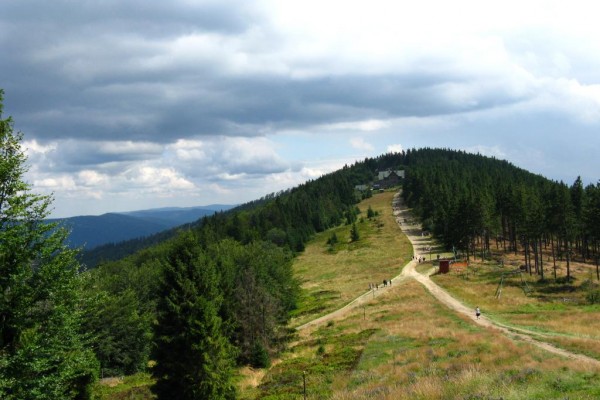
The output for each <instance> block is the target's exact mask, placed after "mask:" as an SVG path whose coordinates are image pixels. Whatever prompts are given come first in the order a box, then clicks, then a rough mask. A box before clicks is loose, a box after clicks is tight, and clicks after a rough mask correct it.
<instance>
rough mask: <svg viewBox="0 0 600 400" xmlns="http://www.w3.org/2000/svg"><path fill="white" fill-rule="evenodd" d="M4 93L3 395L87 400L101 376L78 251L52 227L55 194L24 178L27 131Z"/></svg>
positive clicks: (0, 141)
mask: <svg viewBox="0 0 600 400" xmlns="http://www.w3.org/2000/svg"><path fill="white" fill-rule="evenodd" d="M2 100H3V92H2V91H0V398H2V399H15V400H17V399H18V400H22V399H85V398H88V397H89V394H90V393H89V388H90V385H91V383H92V382H93V381H94V380H95V378H96V377H97V362H96V360H95V358H94V354H93V353H92V352H91V351H90V350H86V348H85V345H84V340H83V336H82V334H81V332H80V319H81V314H80V291H79V279H78V268H79V265H78V263H77V262H76V259H75V252H74V251H72V250H69V249H68V248H67V246H66V245H65V244H64V243H65V239H66V233H65V231H64V230H61V229H56V227H55V226H52V225H47V224H45V223H44V222H43V221H44V218H46V217H47V216H48V213H49V211H48V210H49V207H50V204H51V199H50V198H49V197H47V196H39V195H36V194H34V193H32V192H31V188H30V186H29V185H28V184H27V183H25V182H24V180H23V175H24V173H25V171H26V167H25V162H26V157H25V155H24V153H23V150H22V149H21V141H22V135H21V134H20V133H15V132H14V131H13V123H12V120H11V119H10V118H8V119H2Z"/></svg>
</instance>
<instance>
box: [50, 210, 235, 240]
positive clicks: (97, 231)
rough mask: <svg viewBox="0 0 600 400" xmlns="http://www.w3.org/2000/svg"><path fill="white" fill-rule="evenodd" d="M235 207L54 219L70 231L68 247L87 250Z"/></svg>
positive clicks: (150, 211) (148, 233) (131, 212)
mask: <svg viewBox="0 0 600 400" xmlns="http://www.w3.org/2000/svg"><path fill="white" fill-rule="evenodd" d="M233 207H234V206H231V205H224V204H212V205H207V206H199V207H185V208H180V207H167V208H156V209H150V210H140V211H130V212H120V213H107V214H102V215H87V216H77V217H71V218H62V219H53V220H50V221H51V222H59V223H60V224H61V225H63V226H65V227H67V229H69V230H70V231H71V234H70V235H69V239H68V244H69V246H71V247H84V248H85V250H90V249H93V248H95V247H98V246H101V245H103V244H107V243H117V242H122V241H125V240H129V239H135V238H140V237H144V236H148V235H152V234H155V233H158V232H161V231H164V230H167V229H170V228H174V227H176V226H179V225H184V224H187V223H190V222H194V221H197V220H198V219H200V218H202V217H204V216H206V215H212V214H214V213H215V212H219V211H227V210H229V209H231V208H233Z"/></svg>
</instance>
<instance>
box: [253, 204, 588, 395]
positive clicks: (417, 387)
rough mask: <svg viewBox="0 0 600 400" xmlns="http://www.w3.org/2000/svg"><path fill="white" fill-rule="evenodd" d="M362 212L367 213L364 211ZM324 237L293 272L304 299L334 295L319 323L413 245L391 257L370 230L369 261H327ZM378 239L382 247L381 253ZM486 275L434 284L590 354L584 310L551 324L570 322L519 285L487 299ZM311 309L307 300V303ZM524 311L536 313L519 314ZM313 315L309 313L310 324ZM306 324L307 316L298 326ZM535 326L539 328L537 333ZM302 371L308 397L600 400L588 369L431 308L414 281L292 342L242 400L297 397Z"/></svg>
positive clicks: (490, 291)
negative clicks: (571, 324)
mask: <svg viewBox="0 0 600 400" xmlns="http://www.w3.org/2000/svg"><path fill="white" fill-rule="evenodd" d="M385 196H389V197H387V198H386V197H385ZM383 199H385V201H383ZM371 201H372V203H371V204H372V207H373V208H374V209H378V210H380V217H381V218H383V217H385V216H386V214H387V215H389V216H390V218H388V219H385V220H384V228H385V227H386V226H388V225H390V226H389V228H392V229H390V231H389V233H388V235H391V236H394V235H396V236H402V237H403V235H400V233H399V230H398V228H397V227H396V224H395V222H394V220H393V217H391V213H390V211H389V208H388V209H387V210H386V209H385V207H389V203H390V202H391V195H389V194H387V193H386V194H385V195H380V196H377V197H375V198H373V199H371ZM360 207H361V210H363V211H366V208H367V207H368V205H364V204H363V205H361V206H360ZM388 221H389V222H388ZM338 229H340V230H341V229H344V228H338ZM346 229H348V228H346ZM382 231H383V229H382ZM361 233H362V232H361ZM329 234H330V232H328V233H324V234H323V235H320V236H317V238H316V239H315V241H314V242H313V243H311V244H309V245H308V246H307V250H306V254H305V255H303V256H302V257H301V258H300V259H299V260H297V264H296V267H297V269H296V271H297V273H298V274H299V275H300V276H302V277H303V278H304V288H305V290H306V291H307V292H308V293H311V294H312V295H314V294H315V293H318V292H319V291H320V292H333V291H337V292H338V293H339V295H338V299H337V300H335V301H332V299H326V301H324V305H323V307H324V308H322V309H320V310H319V311H318V312H316V314H319V315H320V314H323V313H325V312H326V310H331V309H333V308H334V307H336V306H339V305H341V304H342V303H345V302H347V301H348V300H350V299H352V298H354V297H356V296H357V295H358V294H360V293H363V292H364V291H366V289H368V286H366V285H365V283H364V282H370V281H372V280H374V279H375V278H373V277H374V276H379V277H380V279H383V278H386V277H389V276H390V272H392V271H386V272H385V273H381V272H380V271H379V269H380V268H382V266H385V265H387V264H386V263H389V262H390V261H389V259H390V257H391V259H392V260H403V261H402V262H399V261H396V262H395V264H398V265H395V266H394V267H393V268H395V270H394V271H395V272H396V273H394V274H393V275H396V274H397V272H399V270H400V269H399V267H400V266H401V265H404V263H405V262H406V261H407V260H409V259H410V256H411V255H412V252H411V250H412V249H411V248H410V246H408V247H406V246H405V245H404V244H400V246H404V247H401V248H402V250H401V251H399V252H398V253H393V252H392V249H393V248H392V247H391V245H390V244H389V243H392V240H393V238H391V237H390V238H386V239H384V235H383V232H376V231H373V232H369V233H368V235H367V236H363V238H362V239H361V240H364V242H363V243H362V247H360V249H362V250H363V252H367V253H368V254H367V256H366V258H360V257H365V255H364V253H362V252H356V250H357V249H348V250H343V249H342V250H339V251H338V252H337V253H336V254H335V256H332V254H330V253H328V252H327V248H326V245H325V241H326V238H327V237H328V236H329ZM339 236H340V235H339V234H338V237H339ZM381 240H389V242H388V244H387V245H384V246H378V243H377V242H379V241H381ZM372 249H377V251H371V250H372ZM345 252H346V253H348V254H345ZM353 252H355V253H353ZM434 257H435V255H434ZM356 258H359V259H358V260H356ZM378 258H379V259H378ZM430 267H431V263H427V264H423V265H422V266H420V268H421V269H423V270H426V269H427V268H430ZM384 268H385V267H384ZM493 268H496V269H497V267H493V266H486V265H481V266H478V270H479V272H478V273H477V274H476V275H469V277H468V279H463V277H462V276H458V275H452V274H450V275H445V276H438V277H436V278H435V279H436V280H437V282H438V283H440V284H441V285H443V286H445V287H446V288H448V289H449V291H451V292H452V293H453V294H454V295H456V296H457V297H459V298H461V299H462V300H463V301H465V302H466V303H467V304H472V305H473V307H474V306H475V305H479V306H480V307H482V309H483V310H484V311H485V312H486V314H489V315H491V316H492V317H493V318H496V317H497V318H500V319H501V320H503V321H506V322H510V323H514V322H515V321H520V322H519V323H520V324H523V326H529V325H534V326H536V327H537V328H536V329H540V330H542V329H548V330H549V329H550V328H551V327H553V329H556V330H557V331H558V329H559V328H561V329H563V330H564V331H565V332H571V333H573V334H575V333H577V334H578V335H581V336H582V337H577V340H578V341H579V342H578V346H579V347H581V348H586V349H588V350H589V349H590V348H594V346H593V345H592V346H589V347H588V345H590V343H588V342H586V341H587V340H589V338H585V337H583V335H584V332H588V333H589V332H590V331H592V332H593V331H594V329H593V327H592V328H589V327H587V326H585V325H586V324H587V325H592V326H593V325H594V324H593V323H591V322H592V321H593V318H595V317H596V315H594V313H593V312H592V314H590V315H591V317H590V318H592V320H590V319H589V318H588V319H586V318H585V317H584V313H585V312H589V310H588V311H581V312H582V314H581V315H578V316H576V317H572V318H574V319H575V320H576V321H578V322H577V325H578V328H573V327H569V328H567V327H562V326H561V324H560V323H559V322H557V318H555V316H557V315H560V316H561V317H563V316H564V317H566V318H570V317H568V316H567V315H563V314H568V312H569V310H568V309H567V310H566V311H565V310H564V309H562V308H557V307H555V306H548V305H547V303H545V302H543V301H540V300H539V299H537V298H534V297H527V296H525V295H524V294H523V291H522V290H521V289H520V287H519V286H518V285H516V286H515V285H510V284H509V285H507V286H506V287H505V288H504V290H503V294H502V297H501V301H498V300H497V299H496V298H495V297H494V293H495V290H496V287H497V284H498V282H497V280H496V279H495V278H493V277H492V276H489V271H488V270H487V269H493ZM378 274H379V275H378ZM364 279H366V281H365V280H364ZM307 297H310V296H307ZM344 300H345V301H344ZM318 303H319V302H318V300H313V303H312V304H313V305H315V304H318ZM310 304H311V303H310V302H307V303H306V310H309V309H311V306H310ZM528 307H533V309H534V310H535V311H538V312H525V311H527V309H528ZM544 307H546V308H544ZM561 307H562V306H561ZM312 309H313V310H315V309H316V307H313V308H312ZM541 311H544V312H541ZM314 316H315V313H313V314H312V315H311V316H310V318H314ZM536 316H537V317H536ZM542 316H543V317H542ZM308 318H309V316H308V315H306V316H305V317H304V318H302V317H301V318H299V320H302V321H305V320H306V319H308ZM536 318H537V319H538V320H540V321H541V322H544V323H545V325H544V324H539V325H535V324H534V322H536V321H535V319H536ZM567 320H568V319H567ZM569 321H570V320H569ZM590 323H591V324H590ZM296 324H297V325H299V323H298V322H296ZM555 341H556V342H557V344H558V342H559V341H560V342H562V341H571V342H570V344H569V345H570V346H575V340H574V339H572V338H568V337H564V336H557V337H556V339H555ZM561 346H562V344H561ZM565 347H568V346H565ZM591 351H592V352H593V351H596V350H591ZM304 371H306V373H307V375H306V378H307V394H308V398H309V399H337V400H346V399H390V400H391V399H394V400H396V399H490V400H491V399H500V398H502V399H535V398H537V399H553V398H556V399H559V398H561V399H562V398H570V399H593V398H600V383H597V382H598V381H599V379H598V378H599V377H600V376H599V374H598V371H596V370H594V369H593V368H592V367H590V366H588V365H586V364H584V363H579V362H576V361H571V360H567V359H564V358H562V357H560V356H556V355H554V354H551V353H548V352H545V351H543V350H541V349H539V348H537V347H535V346H532V345H529V344H527V343H524V342H519V341H514V340H512V339H510V338H508V337H506V336H504V335H503V334H501V333H500V332H499V331H497V330H495V329H485V328H482V327H480V326H478V325H475V324H473V323H472V322H471V321H470V320H469V319H467V318H464V317H462V316H459V315H457V314H455V313H454V312H451V311H450V310H449V309H447V308H446V307H445V306H443V305H441V304H440V303H438V302H437V300H435V299H434V298H433V297H432V296H431V295H430V294H429V293H428V292H427V291H426V290H425V289H424V288H423V287H422V286H421V285H420V284H418V283H417V282H415V281H411V280H409V281H404V282H402V283H398V284H396V283H395V284H394V286H393V287H392V288H390V289H389V290H387V291H385V292H384V293H382V295H381V296H379V297H376V298H375V299H372V300H371V301H370V302H369V303H368V304H366V305H365V306H364V307H362V306H361V307H357V308H354V309H352V310H350V311H348V312H347V313H345V314H344V315H343V316H341V317H340V318H339V319H336V320H335V321H330V322H329V323H327V324H324V325H321V326H317V327H310V328H307V329H304V330H303V331H301V332H299V336H298V340H297V341H296V342H295V343H294V344H293V345H292V346H291V348H290V349H289V351H288V352H287V353H286V354H284V356H283V359H282V361H281V363H280V364H279V365H278V366H277V367H275V368H272V369H271V370H270V371H269V372H268V373H267V375H266V376H265V378H264V380H263V381H262V383H261V385H260V386H259V387H258V388H257V389H256V392H255V393H254V395H253V396H252V397H248V398H257V399H259V398H265V399H271V400H275V399H301V398H302V376H303V372H304Z"/></svg>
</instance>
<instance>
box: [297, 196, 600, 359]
mask: <svg viewBox="0 0 600 400" xmlns="http://www.w3.org/2000/svg"><path fill="white" fill-rule="evenodd" d="M392 208H393V213H394V216H395V218H396V222H397V223H398V225H399V226H400V229H401V230H402V232H403V233H404V234H405V235H406V236H407V237H408V239H409V241H410V242H411V244H412V246H413V254H414V257H413V259H412V261H410V262H409V263H408V264H406V265H405V266H404V268H403V269H402V272H401V273H400V274H399V275H398V276H396V277H394V278H392V284H391V285H388V286H387V287H383V288H380V289H378V290H369V291H367V292H365V293H363V294H361V295H360V296H358V297H357V298H356V299H354V300H352V301H351V302H350V303H348V304H346V305H345V306H344V307H342V308H340V309H338V310H335V311H333V312H331V313H329V314H327V315H324V316H322V317H319V318H316V319H314V320H312V321H310V322H307V323H306V324H304V325H301V326H299V327H297V328H296V329H297V330H304V329H306V328H309V327H312V326H318V325H321V324H323V323H326V322H328V321H330V320H333V319H338V318H341V317H343V316H344V315H345V314H347V313H348V312H349V311H350V310H352V309H354V308H356V307H358V306H360V305H362V304H365V303H367V302H369V301H371V300H372V299H374V298H375V297H378V296H381V295H382V294H383V293H385V292H386V291H388V290H394V288H395V287H397V286H398V285H399V284H400V283H401V282H402V281H406V280H408V279H414V280H416V281H418V282H419V283H421V284H422V285H423V286H424V287H425V288H426V289H427V290H428V291H429V292H430V293H431V294H432V295H433V296H434V297H435V298H436V299H437V300H438V301H439V302H441V303H443V304H444V305H445V306H447V307H448V308H450V309H451V310H453V311H454V312H457V313H459V314H462V315H464V316H466V317H467V318H469V319H470V320H471V321H472V322H473V323H475V324H478V325H480V326H482V327H485V328H489V329H495V330H497V331H499V332H500V333H502V334H504V335H506V336H507V337H509V338H511V339H513V340H520V341H523V342H526V343H529V344H532V345H534V346H537V347H539V348H541V349H543V350H546V351H549V352H551V353H554V354H558V355H560V356H563V357H566V358H570V359H575V360H578V361H581V362H585V363H589V364H590V365H594V366H596V367H599V368H600V361H599V360H597V359H595V358H591V357H588V356H585V355H583V354H577V353H572V352H570V351H567V350H564V349H561V348H558V347H556V346H554V345H552V344H550V343H547V342H544V341H541V340H539V339H536V338H533V337H532V336H539V335H538V334H536V333H535V332H531V331H527V330H526V329H515V328H511V327H508V326H506V325H502V324H500V323H497V322H495V321H493V320H490V319H489V318H487V317H485V316H483V315H482V316H480V317H479V318H476V316H475V310H474V309H471V308H470V307H467V306H465V305H464V304H463V303H461V302H460V301H459V300H458V299H456V298H454V297H452V295H450V294H449V293H448V292H446V291H445V290H444V289H442V288H441V287H440V286H438V285H437V284H436V283H435V282H434V281H432V280H431V278H430V277H429V274H431V273H433V272H434V270H431V271H430V272H429V274H421V273H419V272H418V271H417V270H416V267H417V266H418V265H419V264H420V263H419V259H420V258H422V259H427V256H428V254H427V251H428V249H429V248H430V247H431V246H432V245H433V243H432V242H431V237H430V236H428V235H425V234H424V232H423V230H422V228H421V226H420V224H418V223H416V222H415V221H414V218H413V216H412V215H411V213H410V210H409V209H408V208H407V207H406V206H405V205H404V204H403V203H402V197H401V196H400V192H399V193H397V194H396V195H395V196H394V200H393V203H392ZM420 252H423V253H422V254H421V253H420ZM517 331H518V332H517Z"/></svg>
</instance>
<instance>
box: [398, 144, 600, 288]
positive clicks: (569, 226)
mask: <svg viewBox="0 0 600 400" xmlns="http://www.w3.org/2000/svg"><path fill="white" fill-rule="evenodd" d="M411 159H412V160H410V161H409V163H408V164H409V166H410V167H409V169H408V170H407V175H406V176H407V178H406V181H405V183H404V191H403V196H404V198H405V200H406V201H407V203H408V205H409V206H411V207H414V208H415V210H416V212H417V214H418V215H419V216H420V217H421V219H422V220H423V222H424V226H425V227H426V229H429V230H431V231H432V232H433V233H434V234H435V235H436V236H437V237H438V238H439V239H441V240H442V241H443V243H445V245H446V247H447V248H448V249H451V248H455V249H457V250H460V251H462V252H464V253H466V256H467V257H469V256H470V253H471V252H472V249H473V248H474V247H475V246H474V245H475V242H478V243H483V248H484V252H485V251H486V249H487V250H489V248H490V246H491V245H495V246H502V247H503V248H505V249H510V250H513V251H517V248H523V249H525V258H524V259H525V264H526V267H527V269H528V270H529V271H531V269H532V268H534V269H535V270H536V272H538V273H540V274H543V269H542V268H539V269H538V265H539V263H541V262H542V260H541V251H540V249H541V247H542V246H549V245H550V246H552V247H553V248H554V250H553V251H554V252H555V254H557V255H558V256H559V257H566V259H567V279H569V260H570V258H572V257H578V258H579V259H580V260H593V261H594V262H595V263H596V265H598V258H599V247H600V182H599V183H598V184H596V185H588V186H587V187H584V185H583V183H582V182H581V180H580V179H579V178H577V179H576V180H575V182H573V183H572V184H571V185H567V184H565V183H562V182H554V181H550V180H548V179H546V178H543V177H541V176H538V175H533V174H531V173H529V172H526V171H524V170H522V169H519V168H516V167H514V166H512V165H511V164H509V163H507V162H505V161H498V160H494V159H489V158H485V157H480V156H473V155H469V154H465V153H460V152H453V151H448V150H443V151H440V150H428V149H425V150H419V151H416V152H414V153H412V155H411ZM531 264H533V266H532V265H531ZM597 274H598V275H599V276H600V271H598V270H597ZM541 277H542V278H543V275H542V276H541Z"/></svg>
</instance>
